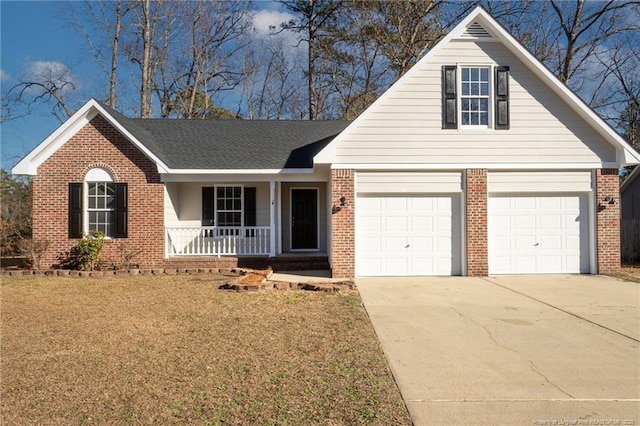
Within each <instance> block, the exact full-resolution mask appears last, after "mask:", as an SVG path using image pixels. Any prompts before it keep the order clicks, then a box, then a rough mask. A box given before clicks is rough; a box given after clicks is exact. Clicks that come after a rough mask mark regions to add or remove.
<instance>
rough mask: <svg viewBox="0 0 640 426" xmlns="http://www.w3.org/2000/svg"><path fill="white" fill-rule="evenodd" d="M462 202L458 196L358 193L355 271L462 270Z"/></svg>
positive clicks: (371, 273)
mask: <svg viewBox="0 0 640 426" xmlns="http://www.w3.org/2000/svg"><path fill="white" fill-rule="evenodd" d="M373 200H375V201H373ZM459 203H460V200H459V196H457V195H455V196H444V195H443V196H422V195H420V196H417V195H416V196H392V195H387V196H359V197H358V201H357V206H358V208H357V210H356V274H357V275H358V276H391V275H405V276H407V275H451V274H459V273H460V266H459V265H460V232H459V230H458V229H455V227H459V224H460V208H459ZM373 218H377V220H374V219H373ZM378 224H379V227H376V226H368V225H378ZM373 234H376V235H377V236H378V239H376V238H372V237H373V236H374V235H373ZM452 240H453V242H452ZM373 241H379V243H378V244H373ZM374 259H377V261H378V263H377V264H374Z"/></svg>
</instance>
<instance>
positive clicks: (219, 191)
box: [216, 186, 224, 198]
mask: <svg viewBox="0 0 640 426" xmlns="http://www.w3.org/2000/svg"><path fill="white" fill-rule="evenodd" d="M216 197H218V198H220V197H224V187H222V186H219V187H218V189H216Z"/></svg>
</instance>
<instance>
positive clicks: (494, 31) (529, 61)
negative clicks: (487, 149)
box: [315, 7, 640, 167]
mask: <svg viewBox="0 0 640 426" xmlns="http://www.w3.org/2000/svg"><path fill="white" fill-rule="evenodd" d="M465 41H475V42H477V43H479V44H481V43H486V42H489V43H496V44H500V45H501V46H503V47H504V48H505V49H506V50H507V51H508V52H510V54H511V55H512V57H515V58H516V59H517V60H518V61H519V62H520V63H522V64H523V65H524V66H525V67H526V69H527V70H528V71H529V72H530V73H531V74H532V75H533V76H535V78H536V79H538V80H539V81H541V82H542V83H543V84H544V86H545V87H546V88H547V90H550V91H551V92H553V93H554V94H555V96H556V97H557V99H559V100H558V101H556V102H559V103H563V104H564V105H566V106H567V107H568V108H570V110H571V111H573V113H574V114H576V115H577V116H579V117H580V118H581V120H584V122H585V123H587V125H586V126H587V127H588V128H589V129H590V130H589V131H590V132H595V134H597V135H598V138H601V140H603V141H606V142H604V143H605V144H608V145H609V146H610V147H612V148H610V149H613V150H615V152H614V151H612V153H613V154H612V156H613V157H614V158H613V159H612V161H611V160H608V161H606V162H605V161H603V162H602V163H601V164H602V165H601V167H605V164H606V167H615V165H614V163H615V164H636V163H639V162H640V155H639V154H638V153H637V152H636V151H635V150H633V149H632V148H631V147H630V146H629V145H628V144H627V143H626V142H625V141H624V139H623V138H622V137H620V135H619V134H618V133H617V132H616V131H615V130H613V129H612V128H611V127H610V126H609V125H608V124H607V123H606V122H605V121H604V120H602V118H600V117H599V116H598V115H597V114H596V113H595V112H594V111H593V110H592V109H591V108H589V107H588V106H587V105H586V104H585V103H584V102H583V101H582V100H581V99H580V98H579V97H578V96H577V95H576V94H575V93H573V92H572V91H571V90H570V89H568V88H567V87H566V86H565V85H564V84H563V83H562V82H560V80H558V79H557V78H556V77H555V76H554V75H553V74H552V73H551V71H549V69H548V68H546V66H544V65H543V64H542V63H541V62H540V61H538V60H537V59H536V58H535V57H534V56H533V55H532V54H531V53H530V52H529V51H528V50H527V49H526V48H524V47H523V46H522V45H521V44H520V43H519V42H518V41H517V40H515V39H514V38H513V37H512V36H511V35H510V34H509V33H508V32H507V31H506V30H505V29H504V28H503V27H502V26H501V25H500V24H499V23H498V22H497V21H495V19H494V18H493V17H491V16H490V15H489V14H488V13H487V12H486V11H485V10H484V9H482V8H481V7H478V8H476V9H475V10H473V11H472V12H471V13H470V14H469V15H468V16H467V17H466V18H465V19H463V20H462V22H460V23H459V24H458V25H457V26H456V27H455V28H454V29H453V30H452V31H451V32H450V33H449V34H447V36H446V37H445V38H444V39H443V40H441V41H440V42H439V43H438V44H437V45H436V46H434V48H433V49H431V50H430V51H429V52H428V53H427V54H426V55H425V56H424V57H423V58H422V59H420V60H419V61H418V62H417V63H416V65H414V66H413V67H412V68H411V69H410V70H409V71H408V72H407V73H405V75H403V76H402V77H401V78H400V79H398V81H396V83H395V84H393V85H392V86H391V87H390V88H389V89H388V90H387V91H386V92H385V93H384V94H382V96H380V98H378V99H377V100H376V102H374V103H373V104H372V105H371V106H370V107H369V108H368V109H367V110H366V111H365V112H363V113H362V114H361V115H360V116H359V117H358V118H357V119H356V120H355V121H354V122H353V123H352V124H351V125H350V126H349V127H348V128H347V129H345V131H344V132H342V133H341V134H340V135H339V136H338V137H336V138H335V139H334V140H333V141H332V142H331V144H329V145H328V146H327V148H325V149H324V150H323V151H322V152H320V153H319V154H318V155H317V156H316V158H315V161H316V163H324V164H333V165H334V167H340V166H339V165H336V163H343V162H344V161H343V159H341V158H338V156H337V150H338V147H339V146H342V145H343V144H344V143H345V142H344V141H346V140H349V139H350V138H351V139H352V140H353V138H355V139H357V138H358V137H362V135H361V134H360V135H358V132H360V133H362V131H361V128H362V127H364V124H365V123H366V122H367V121H369V122H371V121H375V120H376V119H378V118H379V117H381V116H383V115H384V114H387V113H388V112H389V111H390V110H391V109H390V108H388V105H390V104H392V103H393V102H392V100H393V99H394V98H399V97H403V96H404V97H411V96H413V97H415V96H419V94H417V93H411V92H412V90H413V89H414V88H415V87H416V86H415V85H416V84H417V83H416V82H419V81H421V79H423V77H424V76H423V75H421V73H422V71H423V70H424V68H426V67H427V66H428V64H430V63H432V62H436V58H437V57H438V55H440V54H441V52H443V51H444V50H445V49H447V50H451V48H452V46H454V45H461V44H460V43H463V42H465ZM447 55H451V53H450V52H449V51H447ZM469 60H470V59H468V58H466V57H464V56H459V57H451V59H450V61H451V62H453V63H460V62H462V63H464V61H469ZM502 65H508V64H502ZM429 90H431V92H430V93H431V94H434V93H436V90H437V95H434V96H438V101H439V100H440V98H439V96H440V93H439V90H440V89H439V87H438V88H435V87H431V88H430V89H429ZM391 112H392V113H400V110H398V111H397V112H396V111H391ZM404 112H406V110H405V111H403V113H404ZM425 112H426V113H429V114H432V115H437V119H438V123H440V121H439V119H440V114H441V111H440V109H439V106H438V108H437V109H434V108H433V106H432V109H428V108H425ZM432 119H433V118H432ZM379 126H380V127H382V126H383V125H382V124H380V125H379ZM397 129H398V130H397V132H399V134H402V133H407V132H408V131H409V130H407V127H406V126H405V124H404V123H402V124H397ZM583 132H584V130H583ZM415 142H417V139H416V140H415ZM351 146H352V145H350V147H351ZM389 148H391V147H389ZM343 151H344V150H343ZM347 151H349V149H348V148H347ZM596 151H597V150H596ZM600 151H602V150H601V149H600ZM351 152H352V153H353V150H351ZM353 155H355V154H353ZM396 155H397V154H396ZM526 155H527V154H524V156H523V158H527V156H526ZM410 156H411V155H410ZM406 157H407V156H406V155H405V161H407V160H406ZM353 158H355V157H353ZM436 162H437V160H436ZM430 165H432V164H431V163H430ZM592 165H593V166H594V167H596V165H595V163H593V162H592ZM348 166H349V165H348V164H347V165H346V166H345V167H348ZM444 166H447V165H444Z"/></svg>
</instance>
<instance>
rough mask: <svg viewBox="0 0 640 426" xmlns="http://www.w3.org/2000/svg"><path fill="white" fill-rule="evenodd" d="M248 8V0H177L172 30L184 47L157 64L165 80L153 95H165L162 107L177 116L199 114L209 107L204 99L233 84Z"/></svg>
mask: <svg viewBox="0 0 640 426" xmlns="http://www.w3.org/2000/svg"><path fill="white" fill-rule="evenodd" d="M250 7H251V3H249V2H224V1H217V2H194V3H182V4H181V8H180V9H179V10H180V13H179V18H180V19H179V22H178V26H179V27H180V28H183V29H184V31H183V33H179V34H177V35H176V40H179V41H181V42H182V43H183V46H188V49H183V50H182V52H181V53H182V54H179V52H174V53H175V54H176V56H174V57H173V58H172V59H169V60H168V61H164V62H163V65H162V67H163V70H162V72H163V80H164V79H165V78H166V79H167V82H166V83H163V88H162V91H163V93H161V94H160V95H159V98H160V100H161V103H163V104H164V103H165V101H167V100H168V102H169V103H168V104H167V111H168V112H172V113H174V114H176V115H177V116H179V117H183V118H203V116H204V115H205V114H204V112H203V111H204V110H209V109H210V105H206V102H209V100H212V99H213V97H214V96H215V95H216V94H217V93H218V92H220V91H224V90H231V89H233V88H234V87H236V86H237V85H238V84H239V82H240V80H241V78H242V72H241V71H240V70H239V67H237V66H236V64H235V62H234V61H235V58H236V57H237V56H238V55H239V53H240V52H241V51H242V49H243V48H244V47H245V46H246V44H247V43H248V40H247V39H245V38H243V37H242V36H243V35H244V33H245V31H247V29H248V28H249V26H250V21H249V19H248V13H249V10H250ZM169 67H172V68H169ZM167 70H170V71H167ZM167 92H168V93H167ZM197 97H200V99H205V100H206V102H205V104H202V103H201V102H196V98H197ZM203 107H204V110H203V109H202V108H203Z"/></svg>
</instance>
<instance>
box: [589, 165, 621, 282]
mask: <svg viewBox="0 0 640 426" xmlns="http://www.w3.org/2000/svg"><path fill="white" fill-rule="evenodd" d="M619 187H620V178H619V177H618V170H617V169H598V170H596V203H595V204H596V256H597V259H598V260H597V262H598V271H597V273H599V274H610V273H612V272H616V271H618V270H619V269H620V190H619ZM606 197H613V199H614V201H615V204H611V203H609V202H608V201H605V198H606Z"/></svg>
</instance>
